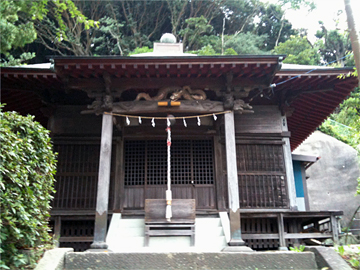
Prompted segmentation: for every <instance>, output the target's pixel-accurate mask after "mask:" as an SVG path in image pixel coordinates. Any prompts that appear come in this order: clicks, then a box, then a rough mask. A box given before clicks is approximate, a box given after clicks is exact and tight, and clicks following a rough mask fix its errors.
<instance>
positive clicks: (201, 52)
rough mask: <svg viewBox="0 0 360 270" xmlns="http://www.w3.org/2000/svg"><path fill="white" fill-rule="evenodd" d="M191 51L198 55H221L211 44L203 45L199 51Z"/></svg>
mask: <svg viewBox="0 0 360 270" xmlns="http://www.w3.org/2000/svg"><path fill="white" fill-rule="evenodd" d="M191 53H194V54H197V55H200V56H201V55H219V53H216V52H215V50H214V48H213V47H212V46H211V45H210V44H209V45H206V46H204V47H202V48H201V49H200V50H198V51H192V52H191Z"/></svg>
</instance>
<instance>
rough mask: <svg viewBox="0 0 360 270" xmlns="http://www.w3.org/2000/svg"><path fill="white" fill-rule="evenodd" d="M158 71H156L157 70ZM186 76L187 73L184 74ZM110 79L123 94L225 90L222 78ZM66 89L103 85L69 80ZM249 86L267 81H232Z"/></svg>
mask: <svg viewBox="0 0 360 270" xmlns="http://www.w3.org/2000/svg"><path fill="white" fill-rule="evenodd" d="M157 71H158V70H157ZM186 75H187V73H186ZM158 76H159V78H126V77H123V78H116V77H114V78H112V90H113V91H118V92H123V91H126V90H130V89H154V88H155V89H156V88H159V89H160V88H162V87H171V86H176V85H179V86H184V85H190V86H191V87H192V88H193V89H205V88H208V89H210V90H214V91H217V90H225V89H226V86H225V78H224V77H223V76H221V77H219V78H201V77H200V78H197V79H196V80H194V79H193V78H181V77H179V78H160V75H158ZM67 85H68V87H69V88H70V89H79V90H84V91H87V90H88V91H90V90H91V91H93V90H98V91H103V89H104V84H103V82H102V81H101V80H99V79H94V78H92V79H91V78H89V79H81V78H69V82H68V84H67ZM244 85H246V86H251V87H252V88H256V87H267V86H268V79H264V78H252V79H248V78H234V79H233V81H232V86H233V87H237V86H238V87H241V86H244Z"/></svg>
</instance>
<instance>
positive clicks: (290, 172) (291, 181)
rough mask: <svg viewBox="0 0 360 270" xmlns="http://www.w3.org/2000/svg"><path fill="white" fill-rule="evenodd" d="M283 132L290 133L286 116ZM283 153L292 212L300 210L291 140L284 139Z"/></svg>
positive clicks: (283, 122) (283, 118)
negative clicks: (297, 202)
mask: <svg viewBox="0 0 360 270" xmlns="http://www.w3.org/2000/svg"><path fill="white" fill-rule="evenodd" d="M282 130H283V131H288V127H287V121H286V116H283V117H282ZM282 140H283V142H284V144H283V151H284V160H285V170H286V186H287V191H288V195H289V206H290V209H291V210H295V211H296V210H298V208H297V204H296V189H295V178H294V168H293V165H292V156H291V147H290V139H289V138H283V139H282Z"/></svg>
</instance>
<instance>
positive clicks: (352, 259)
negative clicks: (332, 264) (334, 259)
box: [335, 245, 360, 269]
mask: <svg viewBox="0 0 360 270" xmlns="http://www.w3.org/2000/svg"><path fill="white" fill-rule="evenodd" d="M348 247H349V249H347V250H345V247H344V246H337V247H336V248H335V251H336V252H337V253H339V255H340V256H341V257H342V258H343V259H344V260H345V261H346V262H347V263H348V264H349V265H351V266H352V267H353V268H354V269H359V268H360V248H359V247H358V249H357V250H354V249H353V248H351V246H350V245H348Z"/></svg>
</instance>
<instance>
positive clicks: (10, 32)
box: [0, 0, 36, 54]
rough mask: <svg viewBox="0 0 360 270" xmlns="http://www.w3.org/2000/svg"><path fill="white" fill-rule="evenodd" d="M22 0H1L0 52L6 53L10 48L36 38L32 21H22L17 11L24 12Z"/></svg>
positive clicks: (21, 45) (24, 7)
mask: <svg viewBox="0 0 360 270" xmlns="http://www.w3.org/2000/svg"><path fill="white" fill-rule="evenodd" d="M23 4H24V1H12V0H3V1H1V5H0V33H1V39H0V42H1V43H0V44H1V46H0V53H2V54H7V53H8V52H9V50H11V49H12V48H17V47H23V46H24V45H25V44H28V43H30V42H32V41H34V40H35V39H36V31H35V27H34V23H33V22H31V21H27V22H23V21H22V20H20V18H19V13H24V12H26V6H25V5H23Z"/></svg>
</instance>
